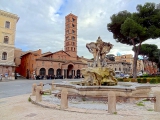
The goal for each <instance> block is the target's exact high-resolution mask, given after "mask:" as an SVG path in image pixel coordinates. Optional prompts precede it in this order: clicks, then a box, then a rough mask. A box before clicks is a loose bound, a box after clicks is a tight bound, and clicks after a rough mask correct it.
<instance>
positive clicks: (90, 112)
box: [30, 95, 112, 115]
mask: <svg viewBox="0 0 160 120" xmlns="http://www.w3.org/2000/svg"><path fill="white" fill-rule="evenodd" d="M30 98H31V103H32V104H35V105H38V106H40V107H43V108H49V109H55V110H60V111H68V112H76V113H86V114H105V115H107V114H108V115H112V114H110V113H107V112H106V111H100V110H87V109H80V108H71V107H70V108H67V109H65V110H62V109H60V106H58V105H54V104H50V103H45V102H44V101H43V103H42V102H41V103H40V102H36V101H34V100H33V99H32V95H30ZM46 104H47V105H46Z"/></svg>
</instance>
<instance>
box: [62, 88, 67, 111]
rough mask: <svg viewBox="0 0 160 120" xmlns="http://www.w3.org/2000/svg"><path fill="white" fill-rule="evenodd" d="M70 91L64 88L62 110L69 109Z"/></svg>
mask: <svg viewBox="0 0 160 120" xmlns="http://www.w3.org/2000/svg"><path fill="white" fill-rule="evenodd" d="M67 95H68V89H66V88H64V89H62V91H61V109H62V110H64V109H66V108H68V98H67Z"/></svg>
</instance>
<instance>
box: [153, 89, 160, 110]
mask: <svg viewBox="0 0 160 120" xmlns="http://www.w3.org/2000/svg"><path fill="white" fill-rule="evenodd" d="M154 95H155V96H156V102H155V103H154V111H156V112H160V91H156V92H155V93H154Z"/></svg>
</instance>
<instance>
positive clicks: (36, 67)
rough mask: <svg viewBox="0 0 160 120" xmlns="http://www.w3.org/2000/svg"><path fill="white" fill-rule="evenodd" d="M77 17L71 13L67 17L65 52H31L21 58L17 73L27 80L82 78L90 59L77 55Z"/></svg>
mask: <svg viewBox="0 0 160 120" xmlns="http://www.w3.org/2000/svg"><path fill="white" fill-rule="evenodd" d="M77 19H78V18H77V16H75V15H73V14H72V13H70V14H69V15H67V16H66V17H65V38H64V50H60V51H57V52H54V53H52V52H46V53H43V54H42V53H41V50H37V51H29V52H26V53H24V54H23V55H22V56H21V64H20V65H19V67H17V68H16V72H18V73H20V75H22V76H24V77H26V78H33V79H34V76H35V75H36V76H37V75H39V76H43V77H46V78H47V77H49V76H55V77H61V78H62V77H63V78H74V77H82V75H81V72H80V70H81V69H82V68H86V67H88V62H91V60H89V59H84V58H83V57H79V56H78V55H77Z"/></svg>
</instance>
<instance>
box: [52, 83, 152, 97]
mask: <svg viewBox="0 0 160 120" xmlns="http://www.w3.org/2000/svg"><path fill="white" fill-rule="evenodd" d="M73 83H74V84H73ZM76 83H78V81H75V82H73V81H72V82H69V81H67V82H64V83H54V89H56V90H60V91H61V90H62V89H64V88H67V89H68V92H69V93H75V94H79V95H83V96H108V93H109V92H110V91H112V92H114V93H115V94H116V96H125V97H127V96H132V97H138V96H140V97H147V96H148V95H149V93H150V91H151V87H153V85H149V84H138V83H131V82H129V83H125V82H123V83H122V82H119V83H118V85H117V86H80V85H76Z"/></svg>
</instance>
